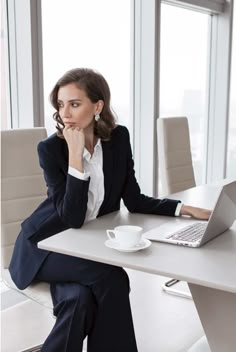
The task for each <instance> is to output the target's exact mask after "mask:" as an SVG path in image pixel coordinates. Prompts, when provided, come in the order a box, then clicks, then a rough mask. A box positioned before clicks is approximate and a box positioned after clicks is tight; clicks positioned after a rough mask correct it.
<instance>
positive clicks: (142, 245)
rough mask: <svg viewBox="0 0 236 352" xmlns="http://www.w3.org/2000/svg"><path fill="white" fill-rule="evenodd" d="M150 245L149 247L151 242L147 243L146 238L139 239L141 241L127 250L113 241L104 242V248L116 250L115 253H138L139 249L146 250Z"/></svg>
mask: <svg viewBox="0 0 236 352" xmlns="http://www.w3.org/2000/svg"><path fill="white" fill-rule="evenodd" d="M150 245H151V241H149V240H148V239H146V238H143V239H141V241H140V242H139V243H137V244H136V245H135V246H134V247H129V248H127V247H121V246H120V245H119V243H117V242H116V241H113V240H107V241H105V246H106V247H109V248H112V249H116V250H117V251H120V252H137V251H140V250H141V249H145V248H148V247H149V246H150Z"/></svg>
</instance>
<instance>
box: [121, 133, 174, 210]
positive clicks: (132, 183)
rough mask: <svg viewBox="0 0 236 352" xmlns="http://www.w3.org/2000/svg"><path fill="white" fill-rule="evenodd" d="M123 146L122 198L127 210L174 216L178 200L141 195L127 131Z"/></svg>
mask: <svg viewBox="0 0 236 352" xmlns="http://www.w3.org/2000/svg"><path fill="white" fill-rule="evenodd" d="M124 145H125V146H126V151H127V153H126V155H127V159H126V163H127V165H126V170H127V175H126V182H125V186H124V189H123V194H122V198H123V201H124V204H125V206H126V207H127V209H128V210H129V211H130V212H132V213H143V214H158V215H168V216H174V215H175V210H176V207H177V204H178V203H180V202H181V201H180V200H172V199H168V198H164V199H156V198H153V197H148V196H146V195H144V194H142V193H141V190H140V187H139V185H138V182H137V180H136V177H135V171H134V162H133V157H132V151H131V145H130V139H129V132H128V130H127V129H126V137H125V143H124Z"/></svg>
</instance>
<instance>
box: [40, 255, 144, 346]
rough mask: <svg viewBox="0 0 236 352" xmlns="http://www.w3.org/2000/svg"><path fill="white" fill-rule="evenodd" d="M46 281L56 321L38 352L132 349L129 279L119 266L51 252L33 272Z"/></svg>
mask: <svg viewBox="0 0 236 352" xmlns="http://www.w3.org/2000/svg"><path fill="white" fill-rule="evenodd" d="M36 279H37V280H40V281H46V282H49V283H50V287H51V295H52V300H53V305H54V315H55V316H56V323H55V325H54V327H53V329H52V331H51V333H50V334H49V336H48V337H47V339H46V341H45V342H44V344H43V347H42V349H41V352H81V351H82V346H83V340H84V338H85V337H86V336H87V337H88V342H87V351H88V352H137V345H136V340H135V334H134V327H133V321H132V314H131V309H130V301H129V290H130V289H129V279H128V275H127V274H126V272H125V271H124V270H123V269H122V268H119V267H116V266H112V265H108V264H103V263H98V262H94V261H91V260H86V259H82V258H76V257H72V256H67V255H63V254H58V253H50V254H49V256H48V257H47V259H46V260H45V262H44V264H43V265H42V267H41V269H40V271H39V272H38V274H37V277H36Z"/></svg>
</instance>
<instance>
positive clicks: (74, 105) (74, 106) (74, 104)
mask: <svg viewBox="0 0 236 352" xmlns="http://www.w3.org/2000/svg"><path fill="white" fill-rule="evenodd" d="M71 105H72V106H73V108H77V107H78V106H79V104H78V103H72V104H71Z"/></svg>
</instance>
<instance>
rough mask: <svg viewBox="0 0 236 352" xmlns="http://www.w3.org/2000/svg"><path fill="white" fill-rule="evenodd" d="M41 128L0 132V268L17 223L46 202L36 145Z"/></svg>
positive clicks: (5, 262) (5, 263) (6, 262)
mask: <svg viewBox="0 0 236 352" xmlns="http://www.w3.org/2000/svg"><path fill="white" fill-rule="evenodd" d="M46 137H47V133H46V129H45V128H40V127H38V128H30V129H17V130H7V131H1V145H2V149H1V171H2V174H1V187H2V192H1V215H2V225H1V230H2V242H1V253H2V263H1V267H2V268H8V266H9V262H10V259H11V256H12V251H13V247H14V244H15V240H16V237H17V236H18V234H19V232H20V224H21V222H22V221H23V220H24V219H25V218H27V217H28V216H29V215H30V214H31V213H32V212H33V211H34V210H35V209H36V207H37V206H38V205H39V204H40V203H41V202H42V201H43V200H44V199H45V198H46V186H45V181H44V177H43V173H42V169H41V168H40V166H39V161H38V155H37V144H38V143H39V141H41V140H43V139H45V138H46Z"/></svg>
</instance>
